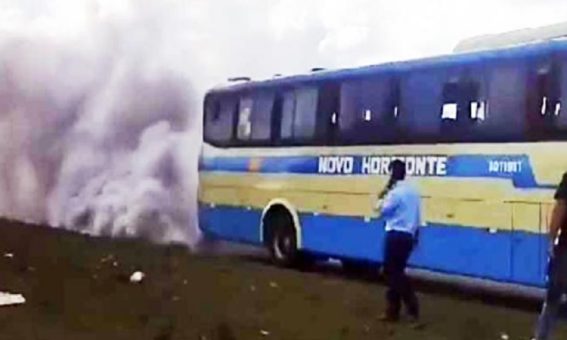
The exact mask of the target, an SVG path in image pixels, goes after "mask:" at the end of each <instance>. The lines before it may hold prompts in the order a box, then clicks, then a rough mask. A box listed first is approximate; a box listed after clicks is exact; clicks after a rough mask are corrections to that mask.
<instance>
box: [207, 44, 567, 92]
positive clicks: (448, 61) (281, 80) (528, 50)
mask: <svg viewBox="0 0 567 340" xmlns="http://www.w3.org/2000/svg"><path fill="white" fill-rule="evenodd" d="M560 51H563V52H567V41H563V40H554V41H547V42H542V43H534V44H527V45H523V46H519V47H508V48H500V49H494V50H489V51H481V52H467V53H458V54H449V55H443V56H436V57H429V58H423V59H414V60H408V61H399V62H390V63H384V64H378V65H370V66H362V67H357V68H348V69H337V70H322V71H317V72H313V73H308V74H298V75H291V76H282V77H276V78H272V79H265V80H254V81H246V82H239V83H237V84H229V85H223V86H219V87H216V88H213V89H212V90H210V91H209V93H225V92H239V91H243V90H261V89H269V88H274V87H279V86H295V85H301V84H306V83H318V82H325V81H342V80H348V79H352V78H359V77H364V76H371V75H376V74H388V73H397V72H404V71H410V70H416V69H421V68H429V67H433V66H435V67H444V66H456V65H467V64H475V63H478V62H480V61H484V62H489V61H494V60H498V59H509V58H512V59H522V58H527V57H530V56H537V55H542V54H547V53H551V52H560Z"/></svg>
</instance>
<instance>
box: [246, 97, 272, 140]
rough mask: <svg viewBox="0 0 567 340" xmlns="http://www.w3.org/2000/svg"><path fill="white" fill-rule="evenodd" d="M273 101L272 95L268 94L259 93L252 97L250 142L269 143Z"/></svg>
mask: <svg viewBox="0 0 567 340" xmlns="http://www.w3.org/2000/svg"><path fill="white" fill-rule="evenodd" d="M274 99H275V96H274V94H273V93H269V92H264V93H262V92H260V93H258V94H256V95H255V96H254V104H253V106H252V116H251V118H250V123H251V134H250V139H251V140H252V141H256V142H259V141H263V142H268V141H270V139H271V135H272V133H271V132H272V114H273V108H274Z"/></svg>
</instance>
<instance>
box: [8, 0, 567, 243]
mask: <svg viewBox="0 0 567 340" xmlns="http://www.w3.org/2000/svg"><path fill="white" fill-rule="evenodd" d="M565 10H567V4H565V3H563V2H560V1H552V0H549V1H545V4H543V2H542V1H538V2H529V1H520V2H518V1H512V0H509V1H504V2H498V3H493V2H489V1H488V0H479V1H475V2H466V1H443V0H432V1H427V2H423V1H410V0H399V1H374V0H352V1H340V0H313V1H303V0H217V1H210V0H161V1H151V0H83V1H80V0H50V1H36V0H0V215H3V216H8V217H12V218H18V219H23V220H32V221H36V222H40V223H49V224H51V225H53V226H59V227H65V228H69V229H75V230H80V231H84V232H88V233H92V234H96V235H101V234H105V235H136V236H145V237H148V238H151V239H153V240H156V241H167V240H177V241H183V242H187V243H189V244H194V243H195V242H197V240H198V239H199V232H198V229H197V225H196V217H195V216H196V212H195V209H196V208H195V195H196V188H197V174H196V166H197V157H198V150H199V146H200V140H201V137H200V136H201V131H200V129H201V128H200V125H201V117H200V114H201V109H200V102H201V100H202V95H203V93H204V91H205V90H206V89H207V88H208V87H210V86H212V85H213V84H215V83H217V82H219V81H222V80H223V79H225V78H226V77H229V76H235V75H250V76H252V77H256V78H258V77H270V76H271V75H272V74H274V73H284V74H292V73H300V72H306V71H307V70H308V69H310V68H312V67H315V66H322V67H329V68H335V67H347V66H356V65H361V64H368V63H376V62H381V61H388V60H394V59H407V58H413V57H418V56H423V55H428V54H436V53H444V52H448V51H450V50H451V49H452V47H453V46H454V45H455V44H456V43H457V41H458V40H460V39H461V38H464V37H468V36H471V35H476V34H484V33H493V32H498V31H501V30H509V29H515V28H521V27H525V26H538V25H543V24H549V23H553V22H556V21H561V20H562V18H561V16H562V13H565Z"/></svg>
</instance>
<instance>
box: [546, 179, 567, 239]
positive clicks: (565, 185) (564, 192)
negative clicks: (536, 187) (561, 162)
mask: <svg viewBox="0 0 567 340" xmlns="http://www.w3.org/2000/svg"><path fill="white" fill-rule="evenodd" d="M565 214H567V173H566V174H565V175H563V180H562V181H561V184H559V188H558V189H557V192H556V193H555V206H554V207H553V212H552V214H551V221H550V223H549V237H550V238H551V240H552V241H553V240H555V238H556V237H557V234H558V233H559V230H560V229H561V228H562V227H565V226H562V225H561V224H562V223H565V220H566V218H565Z"/></svg>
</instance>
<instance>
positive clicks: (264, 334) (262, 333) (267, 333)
mask: <svg viewBox="0 0 567 340" xmlns="http://www.w3.org/2000/svg"><path fill="white" fill-rule="evenodd" d="M260 334H261V335H262V336H268V335H270V332H268V331H265V330H261V331H260Z"/></svg>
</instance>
